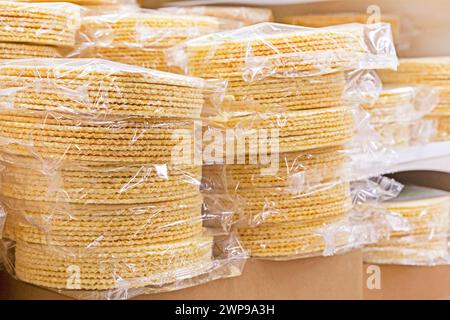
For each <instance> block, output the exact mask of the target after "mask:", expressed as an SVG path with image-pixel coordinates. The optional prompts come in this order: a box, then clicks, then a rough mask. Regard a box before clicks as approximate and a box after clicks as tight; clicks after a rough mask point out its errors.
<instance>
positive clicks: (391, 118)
mask: <svg viewBox="0 0 450 320" xmlns="http://www.w3.org/2000/svg"><path fill="white" fill-rule="evenodd" d="M437 103H438V92H437V90H436V89H435V88H434V87H432V86H426V85H409V86H407V85H387V86H385V87H384V88H383V90H382V91H381V92H380V95H379V97H378V99H377V100H376V101H375V103H373V104H371V105H364V106H363V107H364V109H365V110H367V111H368V112H369V113H370V115H371V118H370V121H371V124H372V125H373V126H374V128H375V129H376V131H377V132H378V133H379V135H380V137H381V139H382V142H383V144H384V145H386V146H389V147H406V146H410V145H414V144H418V143H427V142H430V141H431V140H432V139H433V137H434V135H435V134H436V124H435V122H434V121H430V120H426V119H425V116H426V115H427V114H429V113H431V112H432V110H433V109H434V108H435V107H436V105H437Z"/></svg>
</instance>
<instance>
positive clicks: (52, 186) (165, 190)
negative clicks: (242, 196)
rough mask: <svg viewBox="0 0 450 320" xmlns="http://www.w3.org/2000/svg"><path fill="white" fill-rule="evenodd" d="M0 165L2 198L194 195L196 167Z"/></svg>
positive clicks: (116, 200)
mask: <svg viewBox="0 0 450 320" xmlns="http://www.w3.org/2000/svg"><path fill="white" fill-rule="evenodd" d="M17 160H20V162H16V163H12V164H10V163H6V162H2V163H1V164H2V167H3V170H2V171H1V172H0V177H1V181H2V183H3V187H2V190H1V191H0V193H1V194H2V195H3V196H7V197H12V198H16V199H23V200H32V201H56V202H68V203H73V204H75V203H78V204H90V203H92V204H127V203H131V204H138V203H149V202H159V201H171V200H175V199H182V198H183V197H185V196H187V195H195V194H198V193H199V185H200V181H201V167H184V168H183V167H179V168H173V167H171V166H169V165H163V167H162V168H161V165H151V164H123V165H121V164H120V163H119V164H114V165H97V166H95V165H82V164H78V165H77V164H75V165H70V166H69V165H65V166H63V167H61V168H55V169H52V168H49V169H44V166H45V164H43V165H42V167H40V166H39V163H37V164H34V162H35V161H33V160H32V159H28V158H20V159H17Z"/></svg>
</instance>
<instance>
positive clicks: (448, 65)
mask: <svg viewBox="0 0 450 320" xmlns="http://www.w3.org/2000/svg"><path fill="white" fill-rule="evenodd" d="M380 76H381V78H382V80H383V83H387V84H406V85H408V84H421V85H430V86H434V87H435V88H436V90H437V91H438V96H439V102H438V104H437V106H436V107H435V108H434V109H433V110H432V112H430V114H428V115H427V118H428V119H430V120H433V121H435V122H436V123H437V129H438V130H437V133H436V134H435V137H434V140H448V139H449V130H448V127H449V120H450V58H449V57H429V58H428V57H427V58H407V59H406V58H405V59H400V66H399V68H398V70H397V72H390V71H385V70H383V71H382V72H380Z"/></svg>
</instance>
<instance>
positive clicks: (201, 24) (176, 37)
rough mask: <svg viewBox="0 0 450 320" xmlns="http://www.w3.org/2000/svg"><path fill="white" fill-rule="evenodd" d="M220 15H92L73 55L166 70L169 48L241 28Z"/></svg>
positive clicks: (136, 12) (143, 12) (150, 12)
mask: <svg viewBox="0 0 450 320" xmlns="http://www.w3.org/2000/svg"><path fill="white" fill-rule="evenodd" d="M239 26H240V23H238V22H235V21H229V20H223V19H219V18H213V17H206V16H194V15H181V14H169V13H165V12H162V11H156V10H149V9H139V10H135V9H133V10H127V11H116V12H114V11H113V12H110V13H108V12H106V13H103V14H102V13H101V12H100V14H99V15H92V14H89V15H87V16H85V17H83V19H82V23H81V29H80V32H79V35H78V44H77V47H76V49H75V50H74V51H73V52H71V53H70V54H69V56H70V57H81V58H103V59H107V60H113V61H117V62H122V63H127V64H134V65H138V66H142V67H146V68H152V69H158V70H163V71H172V72H176V71H178V70H177V69H176V68H169V67H168V66H167V63H166V58H165V53H164V52H165V51H164V50H165V49H166V48H169V47H171V46H173V45H176V44H179V43H182V42H184V41H186V40H188V39H192V38H196V37H199V36H202V35H205V34H208V33H213V32H218V31H220V30H224V29H228V28H236V27H239Z"/></svg>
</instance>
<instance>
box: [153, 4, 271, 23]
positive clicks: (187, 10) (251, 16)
mask: <svg viewBox="0 0 450 320" xmlns="http://www.w3.org/2000/svg"><path fill="white" fill-rule="evenodd" d="M159 10H160V11H164V12H168V13H175V14H193V15H201V16H209V17H216V18H223V19H229V20H237V21H241V22H242V23H244V24H245V25H251V24H255V23H260V22H270V21H273V14H272V10H270V9H268V8H253V7H233V6H229V7H228V6H227V7H221V6H192V7H165V8H160V9H159Z"/></svg>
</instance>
